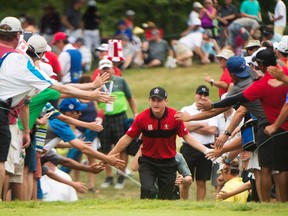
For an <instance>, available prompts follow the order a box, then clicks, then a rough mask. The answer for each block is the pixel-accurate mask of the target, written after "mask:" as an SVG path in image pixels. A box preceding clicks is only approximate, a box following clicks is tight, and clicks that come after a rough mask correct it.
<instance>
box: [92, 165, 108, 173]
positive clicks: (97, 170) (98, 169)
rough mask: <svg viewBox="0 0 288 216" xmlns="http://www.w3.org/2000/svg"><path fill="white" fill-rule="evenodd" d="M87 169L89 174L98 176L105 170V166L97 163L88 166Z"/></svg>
mask: <svg viewBox="0 0 288 216" xmlns="http://www.w3.org/2000/svg"><path fill="white" fill-rule="evenodd" d="M89 168H90V172H91V173H94V174H98V173H100V172H102V171H103V170H104V169H105V166H103V165H101V164H98V163H93V164H91V165H90V166H89Z"/></svg>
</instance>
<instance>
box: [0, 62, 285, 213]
mask: <svg viewBox="0 0 288 216" xmlns="http://www.w3.org/2000/svg"><path fill="white" fill-rule="evenodd" d="M205 73H209V74H210V75H211V76H212V77H213V78H214V79H215V80H217V79H219V77H220V75H221V73H222V70H221V69H220V67H219V66H218V65H217V64H210V65H200V64H194V65H193V67H191V68H177V69H175V70H169V69H166V68H156V69H131V70H127V71H124V72H123V74H124V77H125V78H126V80H127V82H128V84H129V86H130V88H131V90H132V92H133V95H134V96H135V99H136V102H137V105H138V109H139V112H140V111H142V110H144V109H146V108H147V107H148V100H147V98H148V93H149V91H150V89H151V88H153V87H155V86H162V87H164V88H165V89H166V90H167V91H168V99H169V103H168V105H169V106H171V107H173V108H175V109H177V110H179V109H181V107H183V106H186V105H188V104H192V103H193V102H194V94H195V90H196V88H197V86H198V85H201V84H207V83H206V82H205V81H204V79H203V77H204V74H205ZM208 85H209V84H207V86H208ZM209 87H210V86H209ZM210 91H211V98H212V99H213V100H217V99H218V91H217V89H216V88H215V87H213V88H212V87H210ZM128 115H129V116H132V115H131V111H129V112H128ZM178 141H179V140H178ZM131 160H132V157H131V158H130V161H131ZM114 172H115V171H114ZM72 176H73V175H72ZM114 176H116V175H114ZM104 178H105V173H104V172H102V173H100V174H98V175H97V176H96V186H97V187H99V185H100V184H101V183H102V182H103V180H104ZM133 178H135V179H136V180H139V178H138V173H134V174H133ZM81 180H82V181H83V182H87V174H86V173H81ZM214 191H215V190H214V188H213V187H212V186H211V184H210V182H207V195H206V201H205V202H196V201H195V183H193V184H192V186H191V188H190V192H189V199H188V200H187V201H183V200H177V201H161V200H140V199H139V194H140V192H139V187H138V186H137V185H136V184H134V183H133V182H132V181H129V180H126V185H125V189H123V190H114V189H113V188H108V189H101V191H100V193H99V194H94V193H86V194H78V196H79V201H77V202H72V203H64V202H49V203H46V202H34V201H29V202H10V203H7V202H3V203H0V215H1V216H6V215H9V216H10V215H16V216H26V215H27V216H34V215H35V216H36V215H37V216H46V215H47V216H50V215H53V216H58V215H59V216H74V215H77V216H82V215H83V216H89V215H100V216H102V215H111V216H112V215H113V216H114V215H117V216H118V215H119V216H129V215H133V216H138V215H139V216H142V215H149V216H154V215H155V216H159V215H165V216H170V215H171V216H175V215H179V216H182V215H183V216H184V215H189V216H190V215H195V216H202V215H203V216H204V215H205V216H207V215H213V216H226V215H227V216H254V215H261V216H278V215H279V216H282V215H283V216H284V215H285V216H287V215H288V205H287V204H259V203H247V204H231V203H218V202H214V201H213V194H214Z"/></svg>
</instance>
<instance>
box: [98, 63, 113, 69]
mask: <svg viewBox="0 0 288 216" xmlns="http://www.w3.org/2000/svg"><path fill="white" fill-rule="evenodd" d="M99 68H100V70H102V69H103V68H112V66H111V65H110V64H104V65H101V66H100V67H99Z"/></svg>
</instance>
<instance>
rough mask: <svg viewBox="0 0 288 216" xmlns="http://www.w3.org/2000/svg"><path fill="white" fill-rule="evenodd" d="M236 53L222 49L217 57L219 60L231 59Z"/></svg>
mask: <svg viewBox="0 0 288 216" xmlns="http://www.w3.org/2000/svg"><path fill="white" fill-rule="evenodd" d="M234 55H235V53H234V52H233V51H231V50H229V49H222V50H221V52H220V53H219V54H217V55H216V57H217V58H224V59H229V58H230V57H232V56H234Z"/></svg>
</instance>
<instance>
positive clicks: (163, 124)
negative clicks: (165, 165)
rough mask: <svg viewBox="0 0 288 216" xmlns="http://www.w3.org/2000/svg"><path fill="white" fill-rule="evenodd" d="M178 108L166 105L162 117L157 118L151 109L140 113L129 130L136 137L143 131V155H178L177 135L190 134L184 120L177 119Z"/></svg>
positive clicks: (129, 133)
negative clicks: (175, 116)
mask: <svg viewBox="0 0 288 216" xmlns="http://www.w3.org/2000/svg"><path fill="white" fill-rule="evenodd" d="M175 113H176V110H174V109H172V108H169V107H166V110H165V113H164V115H163V117H162V118H161V119H157V118H155V116H154V115H153V113H152V111H151V109H146V110H145V111H143V112H142V113H140V114H139V115H138V116H137V117H136V119H135V120H134V122H133V124H132V125H131V127H130V128H129V130H128V131H127V133H126V134H127V135H129V136H130V137H133V138H136V137H138V136H139V135H140V134H141V133H142V139H143V145H142V155H144V156H146V157H150V158H154V159H167V158H173V157H175V155H176V135H178V136H180V137H183V136H184V135H186V134H188V130H187V129H186V127H185V126H184V123H183V121H180V120H176V119H175V118H174V114H175Z"/></svg>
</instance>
